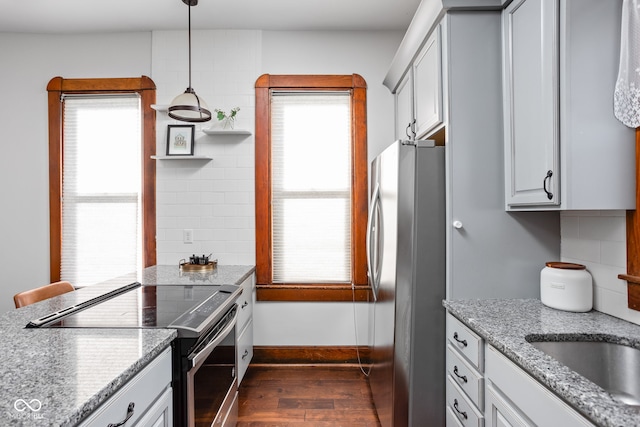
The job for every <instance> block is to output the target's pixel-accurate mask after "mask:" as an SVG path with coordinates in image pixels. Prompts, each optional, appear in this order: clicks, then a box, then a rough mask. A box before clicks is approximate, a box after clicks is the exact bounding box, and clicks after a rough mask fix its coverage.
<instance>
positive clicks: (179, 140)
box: [167, 125, 195, 156]
mask: <svg viewBox="0 0 640 427" xmlns="http://www.w3.org/2000/svg"><path fill="white" fill-rule="evenodd" d="M194 143H195V125H167V156H193V147H194Z"/></svg>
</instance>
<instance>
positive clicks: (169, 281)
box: [141, 265, 256, 285]
mask: <svg viewBox="0 0 640 427" xmlns="http://www.w3.org/2000/svg"><path fill="white" fill-rule="evenodd" d="M255 269H256V268H255V266H253V265H218V266H217V267H216V268H214V269H213V270H212V271H206V272H187V273H185V272H182V271H180V268H179V267H178V265H154V266H152V267H147V268H145V269H144V271H143V273H142V279H141V283H142V284H143V285H241V284H242V282H243V281H244V280H245V279H246V278H247V277H249V276H250V275H251V274H252V273H253V272H254V271H255Z"/></svg>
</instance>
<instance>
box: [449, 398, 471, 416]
mask: <svg viewBox="0 0 640 427" xmlns="http://www.w3.org/2000/svg"><path fill="white" fill-rule="evenodd" d="M453 409H455V410H456V412H457V413H459V414H460V415H462V417H463V418H464V419H465V420H466V419H467V418H469V417H468V416H467V413H466V412H464V411H461V410H460V409H458V399H453Z"/></svg>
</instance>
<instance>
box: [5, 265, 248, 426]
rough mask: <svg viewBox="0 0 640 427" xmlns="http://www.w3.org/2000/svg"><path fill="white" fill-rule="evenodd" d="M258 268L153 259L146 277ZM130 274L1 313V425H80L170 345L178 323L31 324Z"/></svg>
mask: <svg viewBox="0 0 640 427" xmlns="http://www.w3.org/2000/svg"><path fill="white" fill-rule="evenodd" d="M253 271H254V267H253V266H218V268H217V269H215V271H213V272H211V274H209V275H208V277H206V278H204V277H203V276H202V275H200V274H197V275H196V274H181V273H180V272H179V269H178V267H177V266H154V267H148V268H147V269H145V271H144V273H143V275H142V276H143V277H142V278H141V280H140V281H141V282H143V284H145V285H154V284H159V285H163V284H164V285H169V284H191V285H204V284H207V283H210V284H212V285H214V284H232V285H238V284H240V283H242V281H243V280H244V279H245V278H246V277H248V276H249V275H250V274H251V273H252V272H253ZM203 280H206V281H207V282H206V283H205V282H203ZM132 281H135V277H132V276H130V275H127V276H123V277H119V278H117V279H113V280H110V281H107V282H105V283H101V284H98V285H93V286H89V287H84V288H81V289H78V290H77V291H75V292H70V293H67V294H64V295H61V296H58V297H55V298H51V299H49V300H45V301H42V302H39V303H36V304H32V305H30V306H27V307H23V308H21V309H18V310H12V311H9V312H7V313H5V314H3V315H1V316H0V328H1V330H2V336H1V338H0V340H1V341H0V342H1V343H2V346H1V347H0V360H1V362H0V363H1V366H2V378H3V381H2V383H1V384H0V413H1V416H0V419H2V422H1V423H0V424H2V425H16V426H20V425H23V426H75V425H77V424H78V423H80V422H81V421H82V420H84V419H85V418H86V417H87V416H88V415H89V414H91V413H92V412H93V411H95V410H96V409H97V408H98V407H99V406H100V405H101V404H102V403H103V402H105V401H106V400H107V399H109V397H111V396H112V395H113V394H114V393H115V392H116V391H118V390H119V389H120V388H121V387H122V386H123V385H124V384H125V383H127V381H128V380H130V379H131V378H133V377H134V376H136V375H137V374H138V373H139V372H140V371H141V370H142V369H143V368H144V367H145V366H147V365H148V364H149V363H150V362H151V361H152V360H153V359H155V358H156V357H157V356H158V355H159V354H161V353H162V352H163V351H164V350H165V349H167V348H168V347H169V346H170V345H171V342H172V341H173V340H174V339H175V338H176V336H177V333H176V331H175V330H174V329H165V328H157V329H156V328H144V329H140V328H122V329H120V328H45V329H25V325H26V324H27V323H29V321H31V320H33V319H36V318H39V317H42V316H45V315H47V314H49V313H51V312H54V311H59V310H62V309H64V308H66V307H70V306H73V305H76V304H78V303H81V302H84V301H87V300H89V299H92V298H94V297H96V296H99V295H102V294H104V293H106V292H109V291H111V290H113V289H116V288H118V287H120V286H123V285H126V284H129V283H131V282H132Z"/></svg>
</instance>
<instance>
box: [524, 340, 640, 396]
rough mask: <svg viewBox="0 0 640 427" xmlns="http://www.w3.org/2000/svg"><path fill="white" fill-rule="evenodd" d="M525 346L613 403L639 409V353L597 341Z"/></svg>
mask: <svg viewBox="0 0 640 427" xmlns="http://www.w3.org/2000/svg"><path fill="white" fill-rule="evenodd" d="M527 341H529V340H527ZM529 344H531V345H532V346H534V347H535V348H537V349H538V350H541V351H543V352H544V353H546V354H548V355H549V356H551V357H553V358H554V359H556V360H557V361H558V362H560V363H562V364H563V365H565V366H567V367H568V368H570V369H572V370H573V371H575V372H577V373H579V374H580V375H582V376H583V377H585V378H587V379H589V380H591V381H593V382H594V383H596V384H597V385H599V386H600V387H602V388H603V389H605V390H606V391H608V392H609V393H611V395H612V396H613V397H614V398H616V399H617V400H619V401H621V402H623V403H625V404H627V405H631V406H638V407H640V350H638V349H636V348H633V347H628V346H626V345H622V344H614V343H610V342H601V341H538V342H531V341H529Z"/></svg>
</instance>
